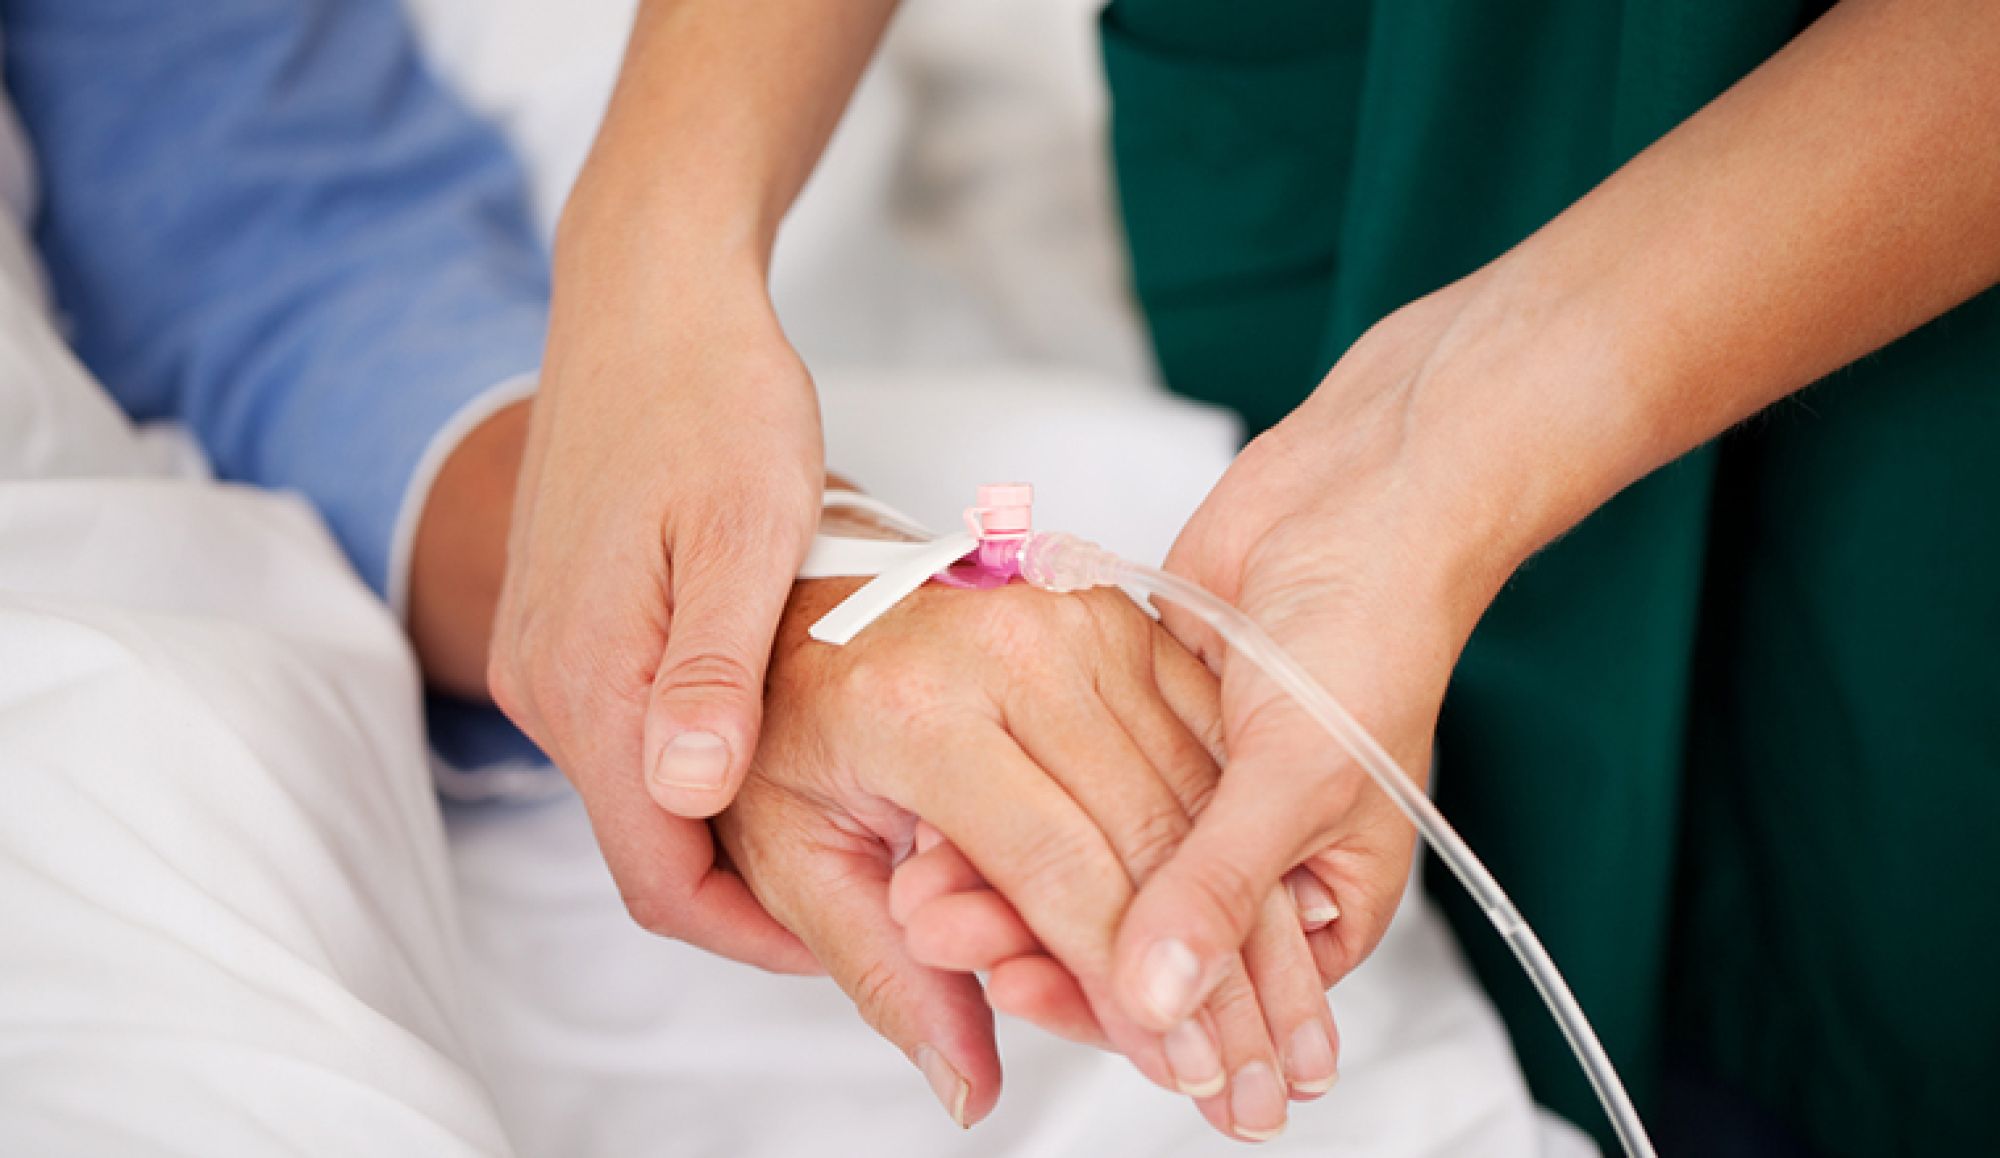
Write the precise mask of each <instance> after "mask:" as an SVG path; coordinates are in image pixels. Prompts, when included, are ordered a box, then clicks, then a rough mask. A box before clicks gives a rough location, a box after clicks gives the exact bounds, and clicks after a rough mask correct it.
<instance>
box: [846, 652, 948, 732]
mask: <svg viewBox="0 0 2000 1158" xmlns="http://www.w3.org/2000/svg"><path fill="white" fill-rule="evenodd" d="M838 689H839V695H840V697H841V699H842V700H844V701H845V702H847V703H848V704H851V705H855V706H857V707H861V706H865V708H866V710H867V711H868V712H869V713H870V714H871V715H875V716H878V717H880V718H883V719H887V720H890V721H894V722H896V723H899V724H904V725H907V724H910V723H913V722H915V721H917V720H920V719H923V718H925V717H927V716H929V715H931V714H932V713H933V712H935V711H937V710H938V709H940V708H942V707H943V706H944V705H945V704H946V703H948V702H949V693H950V680H949V678H948V677H947V676H946V675H945V673H941V672H938V671H935V670H933V668H932V665H930V664H928V663H924V662H920V661H919V660H918V659H917V658H916V657H913V656H904V655H875V656H867V657H863V658H860V659H857V660H855V661H854V662H853V663H852V664H849V665H848V667H847V668H846V670H844V671H843V672H842V673H841V674H840V676H839V680H838Z"/></svg>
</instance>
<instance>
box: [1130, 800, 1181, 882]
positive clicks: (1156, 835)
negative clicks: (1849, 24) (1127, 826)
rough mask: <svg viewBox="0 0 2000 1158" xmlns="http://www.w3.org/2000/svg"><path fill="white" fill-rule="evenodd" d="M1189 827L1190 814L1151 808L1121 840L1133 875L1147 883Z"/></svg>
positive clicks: (1134, 877)
mask: <svg viewBox="0 0 2000 1158" xmlns="http://www.w3.org/2000/svg"><path fill="white" fill-rule="evenodd" d="M1187 831H1188V823H1187V817H1186V816H1184V815H1182V814H1180V813H1178V812H1170V811H1161V812H1151V813H1148V814H1146V815H1145V816H1143V817H1141V818H1140V819H1139V822H1138V824H1137V825H1136V826H1135V827H1134V829H1133V830H1132V831H1131V832H1130V833H1127V834H1124V837H1123V839H1122V840H1121V841H1120V842H1119V843H1120V846H1121V855H1122V856H1123V857H1124V858H1125V865H1126V868H1127V869H1128V870H1129V871H1130V872H1131V874H1132V879H1133V880H1135V881H1137V882H1139V883H1141V884H1144V883H1145V881H1146V878H1147V877H1150V876H1152V875H1153V871H1154V870H1155V869H1158V868H1159V867H1160V866H1161V865H1163V864H1165V863H1167V860H1168V859H1169V858H1171V857H1172V856H1173V854H1174V850H1175V849H1177V848H1179V847H1180V845H1181V841H1182V840H1184V839H1185V838H1186V837H1187Z"/></svg>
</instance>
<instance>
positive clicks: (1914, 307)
mask: <svg viewBox="0 0 2000 1158" xmlns="http://www.w3.org/2000/svg"><path fill="white" fill-rule="evenodd" d="M1996 278H2000V8H1996V7H1995V6H1993V5H1991V4H1988V3H1982V2H1980V0H1953V2H1926V0H1849V2H1848V3H1846V4H1842V5H1840V6H1839V7H1837V8H1836V9H1835V10H1834V11H1833V12H1832V13H1831V14H1830V15H1828V16H1827V17H1826V18H1825V19H1823V20H1821V21H1820V22H1819V23H1818V24H1816V25H1814V26H1813V27H1812V28H1811V29H1809V30H1808V31H1806V32H1805V33H1804V34H1802V35H1801V36H1800V37H1799V38H1798V39H1797V40H1796V41H1795V42H1794V43H1793V44H1792V45H1790V46H1789V47H1787V48H1786V49H1785V50H1784V51H1783V52H1781V53H1780V54H1778V56H1776V57H1775V58H1773V59H1772V60H1771V61H1770V62H1768V63H1767V64H1766V65H1765V66H1764V67H1762V68H1760V69H1759V70H1757V71H1756V72H1755V73H1753V74H1751V75H1750V76H1749V77H1748V78H1746V79H1745V80H1744V81H1743V82H1741V83H1740V84H1738V85H1737V86H1736V87H1735V88H1733V89H1731V90H1730V91H1729V92H1728V93H1726V94H1725V95H1723V96H1722V97H1721V98H1719V99H1718V100H1717V101H1715V102H1714V103H1713V104H1712V105H1710V106H1709V107H1708V108H1707V109H1705V110H1703V111H1702V112H1701V113H1699V114H1698V115H1696V116H1695V117H1693V118H1691V119H1690V120H1689V121H1687V122H1686V123H1684V124H1683V125H1682V126H1680V127H1679V128H1678V129H1676V130H1675V131H1674V132H1672V133H1670V134H1669V135H1668V136H1666V137H1664V138H1662V139H1661V140H1660V141H1659V142H1658V143H1656V144H1655V145H1654V146H1653V147H1652V148H1650V149H1648V150H1647V151H1646V152H1645V153H1643V154H1641V155H1640V156H1639V157H1637V158H1636V159H1634V160H1633V161H1632V162H1631V163H1630V164H1628V165H1627V166H1625V167H1624V168H1623V169H1621V170H1620V171H1619V172H1618V173H1616V174H1615V175H1614V176H1612V177H1611V178H1610V179H1609V180H1607V181H1606V182H1605V183H1604V184H1603V185H1602V186H1600V187H1599V188H1598V189H1597V190H1595V191H1594V192H1592V193H1591V194H1590V195H1588V196H1587V197H1585V198H1584V199H1582V200H1581V201H1579V202H1578V203H1577V204H1576V205H1574V206H1573V207H1572V208H1571V209H1569V210H1568V211H1567V212H1565V213H1563V214H1562V215H1561V216H1560V217H1558V218H1556V219H1555V220H1554V221H1553V222H1551V223H1550V224H1549V225H1548V226H1547V227H1546V228H1544V229H1543V230H1542V231H1541V232H1540V233H1538V234H1536V235H1535V236H1534V237H1532V238H1530V239H1529V240H1528V241H1526V242H1524V243H1523V244H1522V245H1521V246H1519V247H1518V248H1517V249H1515V250H1514V251H1513V252H1511V253H1509V254H1508V255H1506V256H1505V257H1503V258H1502V259H1501V260H1500V261H1498V262H1496V263H1495V264H1494V265H1493V266H1491V267H1489V268H1488V269H1486V270H1484V271H1481V273H1479V274H1477V275H1475V276H1474V277H1473V278H1471V279H1469V281H1468V283H1466V284H1465V285H1464V287H1462V289H1461V290H1460V291H1459V293H1458V301H1459V302H1461V303H1462V306H1461V307H1460V308H1459V309H1458V312H1457V315H1456V317H1455V319H1454V320H1453V322H1452V324H1451V325H1450V327H1449V329H1448V331H1447V333H1446V337H1445V340H1444V341H1443V342H1441V343H1440V344H1439V347H1438V351H1437V353H1436V354H1435V355H1434V356H1433V357H1432V358H1431V360H1430V362H1429V363H1428V364H1427V366H1426V367H1425V369H1424V371H1423V372H1422V374H1421V375H1420V378H1422V379H1424V381H1423V383H1422V384H1421V385H1420V387H1419V388H1418V389H1417V390H1416V391H1414V398H1415V401H1414V402H1413V403H1412V405H1413V406H1414V407H1415V408H1416V409H1417V411H1418V414H1417V419H1418V421H1417V422H1415V423H1413V424H1412V427H1413V429H1414V428H1418V427H1422V426H1426V425H1428V426H1429V427H1430V428H1432V429H1435V430H1437V431H1439V432H1441V433H1440V436H1439V437H1438V438H1437V439H1436V440H1435V442H1436V446H1437V450H1436V452H1435V454H1434V456H1433V461H1434V462H1436V463H1437V465H1438V468H1439V474H1440V477H1444V476H1446V475H1455V476H1456V477H1457V478H1459V479H1461V480H1464V482H1465V483H1466V484H1467V485H1468V486H1477V487H1479V488H1482V489H1483V492H1484V497H1483V498H1481V499H1480V500H1478V502H1477V504H1475V505H1477V506H1478V508H1479V509H1478V510H1477V511H1476V512H1473V513H1471V514H1469V515H1468V516H1467V518H1468V519H1469V523H1468V524H1467V525H1476V526H1478V527H1480V528H1482V535H1483V537H1484V540H1485V544H1486V546H1487V547H1488V548H1489V549H1492V550H1493V552H1494V553H1495V555H1496V556H1497V557H1501V558H1504V559H1505V560H1506V561H1507V562H1508V564H1509V567H1510V568H1511V564H1512V563H1517V562H1518V561H1519V559H1520V558H1521V557H1524V556H1525V555H1526V554H1527V553H1529V552H1531V551H1533V550H1535V549H1537V548H1539V547H1540V546H1541V545H1542V544H1544V543H1546V542H1547V541H1548V540H1549V539H1551V538H1553V537H1554V536H1555V535H1558V534H1560V533H1561V532H1562V531H1563V530H1565V529H1567V528H1568V527H1569V526H1570V525H1572V524H1574V523H1575V522H1576V521H1578V520H1580V519H1581V518H1582V517H1583V516H1584V515H1585V514H1587V513H1588V512H1589V511H1591V510H1593V509H1595V508H1596V507H1597V506H1598V505H1600V504H1601V503H1603V502H1604V501H1605V500H1607V499H1608V498H1610V497H1611V496H1612V495H1613V494H1615V493H1616V492H1617V491H1618V490H1620V489H1621V488H1623V487H1624V486H1626V485H1628V484H1630V483H1631V482H1632V481H1634V480H1636V479H1637V478H1638V477H1640V476H1641V475H1643V474H1645V473H1646V472H1648V471H1650V470H1652V469H1654V468H1655V467H1658V466H1659V465H1661V464H1663V463H1665V462H1667V461H1669V460H1671V459H1673V458H1674V457H1677V456H1678V455H1680V454H1682V453H1684V452H1686V451H1687V450H1689V449H1691V448H1692V447H1694V446H1696V445H1698V444H1699V443H1701V442H1702V441H1704V440H1706V439H1708V438H1711V437H1713V436H1715V435H1716V434H1718V433H1720V432H1721V431H1723V430H1725V429H1727V428H1728V427H1729V426H1731V425H1732V424H1734V423H1736V422H1739V421H1741V420H1742V419H1744V418H1746V417H1747V416H1749V415H1751V414H1753V413H1755V412H1756V411H1757V410H1759V409H1760V408H1762V407H1764V406H1766V405H1769V404H1770V403H1771V402H1773V401H1775V400H1777V399H1779V398H1781V397H1783V396H1785V395H1786V394H1788V393H1791V392H1793V391H1795V390H1798V389H1800V388H1802V387H1804V386H1806V385H1807V384H1809V383H1811V382H1813V381H1814V380H1816V379H1818V378H1820V377H1821V376H1823V375H1825V374H1827V373H1828V372H1830V371H1832V370H1834V369H1836V368H1838V367H1840V366H1841V365H1844V364H1846V363H1847V362H1850V361H1852V360H1853V359H1855V358H1857V357H1860V356H1862V355H1864V354H1866V353H1868V352H1869V351H1871V350H1874V349H1875V348H1877V347H1879V346H1881V345H1883V344H1884V343H1887V342H1889V341H1891V340H1893V339H1895V338H1896V337H1898V336H1900V335H1902V334H1903V333H1905V332H1907V331H1909V330H1910V329H1912V328H1914V327H1916V326H1917V325H1920V324H1922V323H1923V322H1925V321H1926V320H1928V319H1930V318H1932V317H1935V316H1936V315H1938V314H1940V313H1942V312H1944V311H1945V310H1947V309H1949V308H1951V307H1952V306H1954V305H1956V304H1958V303H1959V302H1961V301H1963V300H1965V299H1966V298H1968V297H1970V296H1972V295H1973V294H1975V293H1977V292H1979V291H1980V290H1982V289H1984V288H1985V287H1987V286H1988V285H1990V284H1992V283H1993V282H1994V281H1995V280H1996ZM1447 448H1449V449H1447Z"/></svg>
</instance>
